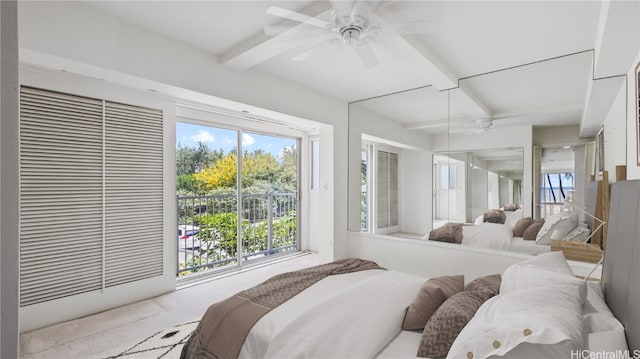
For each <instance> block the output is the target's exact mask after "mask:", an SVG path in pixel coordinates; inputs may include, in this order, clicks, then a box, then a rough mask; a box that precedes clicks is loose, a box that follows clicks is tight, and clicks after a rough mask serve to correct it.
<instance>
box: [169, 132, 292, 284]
mask: <svg viewBox="0 0 640 359" xmlns="http://www.w3.org/2000/svg"><path fill="white" fill-rule="evenodd" d="M296 157H297V155H296V150H295V148H289V147H286V148H284V150H283V152H282V153H281V156H278V157H276V156H274V155H273V154H271V153H269V152H266V151H264V150H260V149H258V150H253V151H245V152H244V153H243V155H242V194H243V213H242V217H243V218H242V220H241V223H240V225H241V228H242V248H243V253H245V254H249V255H251V254H252V253H265V252H267V251H268V250H270V249H272V248H273V249H275V250H276V251H277V250H279V249H280V248H285V247H289V246H291V245H295V243H296V230H297V217H296V210H295V209H296V206H295V203H296V197H295V196H294V195H292V193H295V191H296V188H297V169H296ZM176 160H177V173H176V187H177V193H178V196H179V203H178V204H179V205H178V215H179V217H180V218H179V224H181V225H187V224H188V225H193V226H195V227H196V228H198V233H197V234H196V235H195V238H196V239H197V240H198V241H200V243H201V246H200V248H199V249H198V250H194V251H193V252H190V254H192V255H191V256H189V258H188V259H187V260H186V262H185V261H184V259H183V260H182V262H181V263H180V268H181V269H188V268H190V267H198V266H203V267H201V268H195V269H192V270H189V271H183V272H181V273H180V275H184V274H188V273H191V272H196V271H200V270H204V269H206V268H207V267H210V266H214V265H216V266H220V265H225V264H227V263H231V262H235V261H236V257H237V241H238V214H237V208H238V207H237V197H236V191H237V189H236V184H237V150H236V149H234V150H231V151H229V152H226V153H225V152H224V151H223V150H221V149H220V150H211V149H209V148H208V147H207V145H206V144H203V143H199V144H198V145H197V146H196V147H185V146H181V145H178V148H177V151H176ZM185 196H186V198H183V199H180V198H181V197H185ZM270 213H271V219H272V222H271V228H269V214H270ZM270 232H271V234H272V236H271V246H270V245H269V242H270V241H269V233H270ZM183 255H184V253H183ZM211 263H213V265H210V264H211Z"/></svg>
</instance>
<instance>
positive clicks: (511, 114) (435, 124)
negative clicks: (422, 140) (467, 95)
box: [403, 103, 582, 130]
mask: <svg viewBox="0 0 640 359" xmlns="http://www.w3.org/2000/svg"><path fill="white" fill-rule="evenodd" d="M581 109H582V104H580V103H569V104H562V105H558V106H547V107H544V106H543V107H531V108H522V109H513V110H507V111H502V112H497V113H494V114H493V116H492V117H491V119H493V120H505V119H509V118H519V117H534V116H544V115H551V114H558V113H570V112H574V111H576V110H581ZM478 119H480V117H477V116H470V117H458V118H452V119H451V120H450V121H449V122H448V121H447V119H446V118H442V119H436V120H430V121H422V122H413V123H408V124H405V125H404V126H403V127H404V128H405V129H406V130H425V129H430V128H441V127H445V126H447V125H453V126H454V127H455V126H457V125H461V124H469V123H475V121H476V120H478Z"/></svg>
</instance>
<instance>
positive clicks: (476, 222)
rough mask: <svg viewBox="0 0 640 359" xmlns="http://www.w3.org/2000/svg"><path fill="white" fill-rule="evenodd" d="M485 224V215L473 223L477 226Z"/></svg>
mask: <svg viewBox="0 0 640 359" xmlns="http://www.w3.org/2000/svg"><path fill="white" fill-rule="evenodd" d="M483 223H484V215H483V214H481V215H479V216H478V217H476V220H475V221H473V224H476V225H478V226H480V225H482V224H483Z"/></svg>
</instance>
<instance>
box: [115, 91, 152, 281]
mask: <svg viewBox="0 0 640 359" xmlns="http://www.w3.org/2000/svg"><path fill="white" fill-rule="evenodd" d="M105 116H106V128H105V141H106V142H105V146H106V157H105V168H106V173H105V185H106V198H105V201H106V202H105V210H106V213H105V235H106V273H105V276H106V278H105V282H106V286H107V287H111V286H115V285H120V284H124V283H128V282H132V281H136V280H141V279H145V278H151V277H155V276H159V275H162V270H163V252H162V251H163V216H162V214H163V202H162V198H163V175H162V173H163V172H162V171H163V121H162V112H161V111H158V110H153V109H147V108H142V107H138V106H130V105H125V104H119V103H113V102H107V103H106V107H105Z"/></svg>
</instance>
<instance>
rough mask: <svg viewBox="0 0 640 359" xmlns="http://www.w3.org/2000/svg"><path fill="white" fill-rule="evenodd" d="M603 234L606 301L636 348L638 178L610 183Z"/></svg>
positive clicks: (639, 335)
mask: <svg viewBox="0 0 640 359" xmlns="http://www.w3.org/2000/svg"><path fill="white" fill-rule="evenodd" d="M607 238H608V240H607V246H606V248H605V261H604V273H603V280H604V284H605V293H606V300H607V304H608V305H609V308H611V311H612V312H613V314H614V315H615V316H616V318H618V319H619V320H620V321H621V322H622V324H624V326H625V330H626V335H627V343H628V344H629V349H631V350H640V180H635V181H622V182H616V183H614V184H613V185H612V187H611V202H610V212H609V228H608V232H607Z"/></svg>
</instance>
